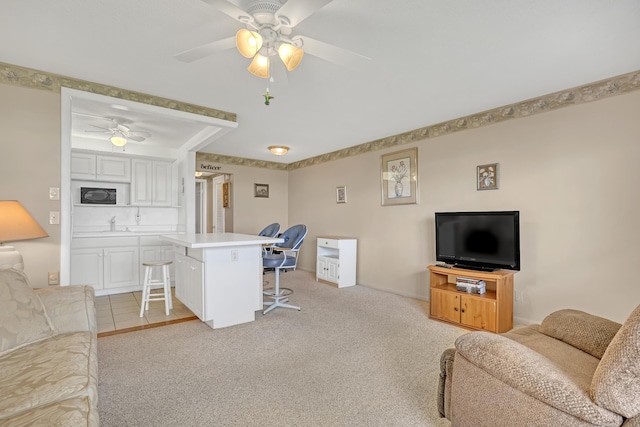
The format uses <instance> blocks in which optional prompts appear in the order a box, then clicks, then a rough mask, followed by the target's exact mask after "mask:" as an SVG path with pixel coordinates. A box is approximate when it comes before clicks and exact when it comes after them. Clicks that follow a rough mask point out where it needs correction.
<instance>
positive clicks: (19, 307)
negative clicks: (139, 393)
mask: <svg viewBox="0 0 640 427" xmlns="http://www.w3.org/2000/svg"><path fill="white" fill-rule="evenodd" d="M94 303H95V299H94V292H93V288H91V287H88V286H56V287H49V288H46V289H32V288H31V286H30V285H29V282H28V280H27V278H26V276H25V275H24V273H23V272H22V271H19V270H14V269H5V270H0V426H2V427H6V426H47V427H53V426H64V427H72V426H98V425H99V421H98V389H97V387H98V361H97V328H96V314H95V304H94Z"/></svg>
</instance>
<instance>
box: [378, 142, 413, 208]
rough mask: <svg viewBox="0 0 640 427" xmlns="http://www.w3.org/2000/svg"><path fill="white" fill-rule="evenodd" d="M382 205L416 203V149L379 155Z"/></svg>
mask: <svg viewBox="0 0 640 427" xmlns="http://www.w3.org/2000/svg"><path fill="white" fill-rule="evenodd" d="M380 178H381V185H382V206H393V205H408V204H416V203H418V149H417V148H409V149H407V150H403V151H396V152H395V153H389V154H385V155H383V156H381V159H380Z"/></svg>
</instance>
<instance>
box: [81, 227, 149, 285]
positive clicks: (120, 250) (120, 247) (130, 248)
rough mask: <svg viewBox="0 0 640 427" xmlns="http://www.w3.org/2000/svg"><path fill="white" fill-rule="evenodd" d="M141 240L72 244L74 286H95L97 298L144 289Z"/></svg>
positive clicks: (92, 240) (111, 239)
mask: <svg viewBox="0 0 640 427" xmlns="http://www.w3.org/2000/svg"><path fill="white" fill-rule="evenodd" d="M138 248H139V246H138V237H105V238H80V239H73V240H72V241H71V275H70V278H71V283H70V284H72V285H91V286H93V287H94V288H95V289H96V291H99V292H98V293H97V295H107V294H109V293H113V291H111V292H109V290H112V289H119V288H123V289H125V288H126V289H127V290H136V289H139V288H140V287H141V281H140V263H139V249H138Z"/></svg>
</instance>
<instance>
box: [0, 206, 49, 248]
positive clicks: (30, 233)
mask: <svg viewBox="0 0 640 427" xmlns="http://www.w3.org/2000/svg"><path fill="white" fill-rule="evenodd" d="M48 236H49V235H48V234H47V232H46V231H44V230H43V229H42V227H40V224H38V223H37V222H36V220H35V219H33V217H32V216H31V215H30V214H29V212H27V210H26V209H25V208H24V207H23V206H22V205H21V204H20V202H18V201H17V200H0V242H10V241H14V240H28V239H37V238H39V237H48Z"/></svg>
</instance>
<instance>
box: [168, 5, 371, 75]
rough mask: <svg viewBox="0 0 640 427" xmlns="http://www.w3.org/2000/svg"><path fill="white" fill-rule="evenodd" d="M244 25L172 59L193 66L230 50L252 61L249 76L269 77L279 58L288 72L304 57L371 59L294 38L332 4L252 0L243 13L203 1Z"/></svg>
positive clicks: (337, 48) (345, 60) (351, 59)
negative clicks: (305, 22)
mask: <svg viewBox="0 0 640 427" xmlns="http://www.w3.org/2000/svg"><path fill="white" fill-rule="evenodd" d="M202 1H204V2H205V3H208V4H210V5H211V6H213V7H215V8H217V9H219V10H220V11H221V12H223V13H225V14H226V15H228V16H230V17H231V18H233V19H235V20H236V21H238V22H240V23H242V24H244V25H245V28H243V29H240V30H239V31H238V32H237V33H236V35H235V36H234V37H229V38H226V39H222V40H217V41H214V42H210V43H207V44H204V45H202V46H199V47H195V48H193V49H189V50H186V51H184V52H181V53H179V54H177V55H175V57H176V58H177V59H178V60H180V61H183V62H193V61H196V60H198V59H201V58H204V57H206V56H208V55H211V54H214V53H218V52H221V51H223V50H227V49H231V48H233V47H234V46H235V47H236V48H237V49H238V51H240V53H241V54H242V55H243V56H245V57H247V58H253V60H252V62H251V64H250V65H249V67H248V70H249V72H251V73H252V74H254V75H256V76H258V77H262V78H269V77H270V59H271V58H272V57H274V56H279V57H280V59H281V60H282V62H283V63H284V65H285V67H286V68H287V70H288V71H292V70H293V69H295V68H296V67H297V66H298V65H299V64H300V61H301V60H302V57H303V55H304V53H308V54H309V55H313V56H317V57H319V58H322V59H324V60H327V61H331V62H336V63H342V64H344V63H350V62H353V61H354V60H355V61H361V60H363V59H364V60H369V59H370V58H368V57H366V56H363V55H360V54H357V53H354V52H351V51H349V50H347V49H343V48H340V47H337V46H333V45H330V44H327V43H324V42H321V41H319V40H315V39H312V38H311V37H307V36H303V35H300V34H298V35H294V34H293V30H294V27H295V26H296V25H298V24H299V23H300V22H302V21H303V20H305V19H306V18H308V17H309V16H311V15H312V14H313V13H315V12H316V11H318V10H319V9H320V8H322V7H324V6H326V5H327V4H329V3H331V1H333V0H288V1H287V0H253V1H251V3H250V4H249V6H248V7H247V10H246V11H245V10H243V9H241V8H239V7H238V6H236V5H234V4H232V3H230V2H228V1H226V0H202Z"/></svg>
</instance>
